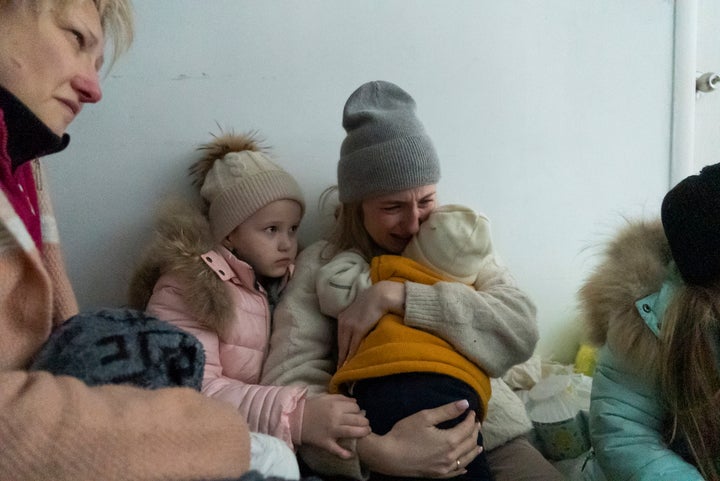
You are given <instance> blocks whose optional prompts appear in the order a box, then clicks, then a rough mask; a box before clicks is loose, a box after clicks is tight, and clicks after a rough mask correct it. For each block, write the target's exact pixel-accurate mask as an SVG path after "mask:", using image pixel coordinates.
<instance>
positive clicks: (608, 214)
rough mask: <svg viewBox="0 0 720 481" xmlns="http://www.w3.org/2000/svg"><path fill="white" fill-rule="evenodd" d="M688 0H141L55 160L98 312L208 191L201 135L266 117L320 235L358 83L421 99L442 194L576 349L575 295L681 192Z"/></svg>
mask: <svg viewBox="0 0 720 481" xmlns="http://www.w3.org/2000/svg"><path fill="white" fill-rule="evenodd" d="M673 10H674V2H672V1H668V0H633V1H632V2H628V1H627V0H603V1H597V0H542V1H541V0H513V1H504V2H498V1H496V0H454V1H451V2H449V1H446V0H422V1H407V0H366V1H362V2H360V1H349V0H304V1H291V0H255V1H249V0H212V1H208V0H152V1H139V0H138V1H137V2H136V12H137V39H136V42H135V44H134V46H133V48H132V50H131V51H130V53H129V54H127V55H126V56H125V57H123V58H122V59H121V60H120V61H119V62H118V63H117V64H116V65H115V67H114V69H113V70H112V71H111V72H110V74H109V76H108V77H107V78H106V80H105V81H104V94H105V97H104V100H103V102H102V103H101V104H100V105H99V106H91V107H88V108H87V109H86V111H85V112H84V113H83V115H82V116H81V118H79V119H78V120H77V121H76V123H75V124H74V125H73V126H72V129H71V131H70V133H71V135H72V136H73V140H72V143H71V146H70V147H69V148H68V149H67V150H66V151H65V152H63V153H62V154H60V155H58V156H55V157H54V158H51V159H48V160H47V162H46V164H47V165H48V167H49V171H50V173H49V177H50V183H51V188H52V190H53V193H54V198H55V202H56V210H57V216H58V220H59V225H60V230H61V234H62V236H63V239H64V242H65V250H66V256H67V261H68V264H69V270H70V274H71V277H72V279H73V282H74V284H75V288H76V291H77V294H78V297H79V300H80V302H81V304H82V307H84V308H92V307H99V306H107V305H119V304H122V302H123V300H124V294H125V289H126V283H127V280H128V278H129V274H130V271H131V268H132V264H133V262H134V259H135V256H136V255H137V253H138V251H139V250H140V249H141V247H142V246H143V245H144V243H145V242H146V241H147V239H148V238H149V235H150V227H151V216H152V210H153V207H154V205H155V204H156V202H157V200H158V199H159V198H161V197H162V196H164V195H166V194H169V193H173V192H187V193H189V192H191V190H190V188H189V182H188V179H187V176H186V168H187V166H188V165H189V164H190V163H191V162H192V161H193V160H194V158H195V153H194V149H195V147H196V146H197V145H198V144H200V143H203V142H206V141H208V140H209V138H210V136H209V132H217V127H216V123H219V124H221V125H222V126H224V127H226V128H234V129H235V130H237V131H244V130H248V129H259V130H260V131H261V133H262V134H263V135H264V136H265V138H266V139H267V140H268V142H269V143H271V144H272V145H273V146H274V154H275V156H276V157H277V158H278V160H279V161H280V162H281V163H282V164H283V165H284V166H285V167H286V168H287V170H288V171H290V172H291V173H292V174H294V175H295V176H296V177H297V178H298V181H299V182H300V184H301V185H302V186H303V187H304V190H305V193H306V196H307V199H308V205H309V212H308V215H307V217H306V220H305V221H304V223H303V226H302V229H301V237H302V239H303V240H304V241H305V242H309V241H311V240H314V239H316V238H317V236H318V230H319V226H320V224H321V223H322V220H321V219H320V217H319V216H318V213H317V207H316V205H317V203H316V199H317V197H318V196H319V194H320V192H321V191H322V190H323V189H324V188H325V187H327V186H329V185H331V184H333V183H334V181H335V167H336V162H337V157H338V151H339V146H340V142H341V141H342V138H343V131H342V128H341V125H340V120H341V112H342V107H343V104H344V102H345V100H346V98H347V96H348V95H349V94H350V93H351V92H352V91H353V90H354V89H355V88H356V87H357V86H359V85H360V84H362V83H363V82H365V81H368V80H375V79H383V80H389V81H393V82H396V83H397V84H399V85H400V86H402V87H404V88H405V89H406V90H408V91H409V92H410V93H411V94H412V95H413V96H414V97H415V99H416V101H417V104H418V108H419V115H420V117H421V118H422V119H423V121H424V123H425V125H426V128H427V130H428V131H429V133H430V135H431V136H432V138H433V139H434V141H435V144H436V147H437V150H438V152H439V155H440V157H441V161H442V167H443V178H442V181H441V183H440V196H441V201H443V202H445V203H450V202H453V203H465V204H468V205H470V206H472V207H474V208H476V209H478V210H480V211H482V212H484V213H486V214H487V215H489V216H490V218H491V219H492V221H493V229H494V237H495V245H496V246H497V248H498V251H499V252H500V254H501V255H502V256H503V257H504V258H505V260H506V262H507V263H508V264H509V265H510V267H511V269H512V271H513V272H514V274H515V276H516V278H517V280H518V283H519V284H520V285H521V287H523V288H524V289H525V290H526V291H528V292H529V293H530V295H531V296H532V297H533V299H534V300H535V301H536V303H537V305H538V308H539V323H540V329H541V335H542V339H541V344H540V348H539V349H540V352H542V353H543V354H544V355H546V356H553V357H555V358H556V359H559V360H567V359H570V358H572V356H573V355H574V351H575V348H576V345H577V336H578V334H577V328H576V323H575V322H574V321H575V319H574V318H575V310H574V307H575V306H574V304H575V292H576V290H577V288H578V286H579V284H580V282H581V281H582V279H583V278H584V277H585V276H586V275H587V272H588V269H589V268H590V267H592V265H593V263H594V261H595V257H594V253H595V252H596V250H595V247H597V245H599V244H600V243H602V242H603V241H604V240H606V239H607V237H608V235H610V234H611V233H612V232H613V231H614V228H615V227H616V226H617V225H618V224H619V223H620V222H621V221H622V217H623V216H626V217H633V216H636V215H655V214H656V213H657V212H658V210H659V209H658V205H659V202H660V199H661V198H662V195H663V194H664V192H665V191H666V189H667V187H668V165H669V151H670V145H669V138H670V129H671V103H672V102H671V101H672V98H671V92H672V49H673Z"/></svg>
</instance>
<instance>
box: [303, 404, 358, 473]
mask: <svg viewBox="0 0 720 481" xmlns="http://www.w3.org/2000/svg"><path fill="white" fill-rule="evenodd" d="M368 434H370V423H369V422H368V420H367V418H366V417H365V416H364V415H363V413H362V412H361V411H360V407H359V406H358V404H357V402H356V401H355V400H354V399H352V398H349V397H346V396H343V395H340V394H321V395H319V396H315V397H312V398H309V399H307V400H306V401H305V411H304V413H303V420H302V436H301V437H302V443H303V444H313V445H315V446H319V447H321V448H323V449H325V450H327V451H329V452H331V453H333V454H335V455H336V456H340V457H341V458H344V459H347V458H350V457H352V456H353V455H354V453H352V452H351V451H348V450H347V449H345V448H343V447H342V446H340V444H339V443H338V440H339V439H341V438H361V437H363V436H367V435H368Z"/></svg>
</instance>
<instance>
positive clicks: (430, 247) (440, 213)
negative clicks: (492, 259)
mask: <svg viewBox="0 0 720 481" xmlns="http://www.w3.org/2000/svg"><path fill="white" fill-rule="evenodd" d="M491 253H492V239H491V236H490V221H489V220H488V218H487V217H485V216H484V215H482V214H478V213H476V212H475V211H473V210H472V209H470V208H468V207H465V206H462V205H455V204H448V205H444V206H441V207H438V208H437V209H435V210H434V211H433V212H432V213H431V214H430V216H429V217H428V218H427V220H426V221H425V222H423V223H422V224H421V225H420V230H419V231H418V233H417V234H415V236H414V237H413V238H412V240H410V242H409V243H408V245H407V246H406V247H405V250H404V251H403V256H405V257H408V258H410V259H412V260H414V261H416V262H419V263H420V264H423V265H425V266H427V267H430V268H431V269H434V270H435V271H437V272H439V273H441V274H444V275H446V276H448V277H450V278H452V279H453V280H456V281H459V282H463V283H465V284H471V283H473V282H475V279H476V277H477V275H478V272H479V271H480V268H481V265H482V263H483V261H484V260H485V258H486V257H487V256H488V255H489V254H491Z"/></svg>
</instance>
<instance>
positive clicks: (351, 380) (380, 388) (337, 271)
mask: <svg viewBox="0 0 720 481" xmlns="http://www.w3.org/2000/svg"><path fill="white" fill-rule="evenodd" d="M496 268H497V264H496V260H495V256H494V255H493V252H492V241H491V237H490V227H489V221H488V219H487V218H486V217H485V216H483V215H481V214H477V213H475V212H474V211H473V210H472V209H469V208H467V207H464V206H460V205H445V206H442V207H439V208H438V209H436V210H435V211H434V212H433V213H432V214H430V216H429V218H428V219H427V220H426V221H425V222H424V223H423V224H422V225H421V226H420V230H419V232H418V233H417V234H416V235H415V237H413V239H412V240H411V241H410V243H409V244H408V245H407V247H406V248H405V250H404V251H403V253H402V255H401V256H397V255H382V256H377V257H374V258H373V259H372V262H371V263H370V264H369V265H368V263H367V262H366V261H365V260H364V259H363V257H362V256H361V255H360V254H358V253H356V252H354V251H345V252H341V253H339V254H337V255H336V256H335V257H334V258H333V259H332V260H331V261H330V262H328V263H327V264H326V265H325V266H324V267H323V268H322V269H321V270H320V274H319V275H318V282H317V292H318V299H319V302H320V310H321V311H322V312H323V314H325V315H328V316H331V317H334V318H337V316H338V314H339V313H340V312H342V311H343V310H344V309H345V308H346V307H347V306H349V305H350V304H351V303H352V301H353V300H354V299H355V298H356V297H357V295H358V294H359V293H360V292H361V291H362V290H363V289H366V288H368V287H369V286H371V285H372V284H373V283H376V282H379V281H381V280H392V281H396V282H404V281H406V280H407V281H412V282H419V283H424V284H434V283H435V282H448V281H450V282H461V283H464V284H467V285H468V286H476V285H478V283H480V284H479V285H482V283H483V281H484V279H482V278H481V277H482V273H484V272H488V271H489V270H490V271H492V270H495V269H496ZM478 272H480V273H481V274H480V275H478ZM469 288H473V289H474V288H475V287H469ZM447 321H448V323H452V322H453V320H452V319H448V320H447ZM329 389H330V392H347V393H348V394H351V395H353V396H354V397H355V398H356V399H357V401H358V404H359V405H360V407H361V409H363V410H364V411H365V413H366V416H367V418H368V420H369V421H370V426H371V427H372V430H373V432H375V433H377V434H385V433H387V432H388V431H390V429H391V428H392V426H393V425H394V424H395V423H396V422H397V421H399V420H400V419H403V418H405V417H406V416H408V415H410V414H413V413H415V412H418V411H420V410H423V409H428V408H434V407H437V406H441V405H443V404H445V403H448V402H452V401H457V400H461V399H467V400H468V401H469V403H470V408H469V409H473V410H474V411H475V412H476V414H477V416H478V419H483V418H484V417H485V415H486V413H487V405H488V401H489V399H490V395H491V388H490V380H489V378H488V376H487V374H486V373H485V372H484V371H483V370H482V369H480V368H479V367H478V366H477V365H475V364H474V363H472V362H471V361H470V360H469V359H467V358H466V357H465V356H463V355H462V353H460V352H458V351H457V350H456V349H455V348H454V347H453V346H452V345H450V344H449V343H448V342H446V341H445V340H443V339H441V338H439V337H437V336H435V335H434V334H433V333H430V332H426V331H422V330H419V329H415V328H411V327H408V326H406V325H404V324H403V319H402V317H401V316H398V315H396V314H392V313H388V314H386V315H385V316H383V317H382V318H381V319H380V320H379V321H378V323H377V325H376V326H375V328H374V329H373V330H372V331H370V333H369V334H368V335H367V336H366V337H365V339H364V340H363V341H362V342H361V343H360V345H359V347H358V349H357V352H356V353H354V355H353V356H352V357H351V358H349V359H348V360H347V361H346V362H345V363H344V364H343V365H342V366H341V367H340V368H339V369H338V370H337V372H336V374H335V375H334V376H333V378H332V380H331V381H330V387H329ZM464 417H465V415H462V416H460V417H458V418H456V419H455V420H452V421H449V422H447V423H443V424H441V425H439V426H438V427H440V428H450V427H452V426H454V425H456V424H457V423H458V422H460V421H462V419H464ZM478 444H479V445H482V434H480V435H479V439H478ZM458 479H472V480H491V479H492V475H491V473H490V469H489V467H488V463H487V459H486V456H485V453H481V454H480V455H479V456H477V457H476V458H475V460H473V461H472V462H471V463H470V464H469V465H468V466H467V472H466V473H465V474H464V475H461V476H458Z"/></svg>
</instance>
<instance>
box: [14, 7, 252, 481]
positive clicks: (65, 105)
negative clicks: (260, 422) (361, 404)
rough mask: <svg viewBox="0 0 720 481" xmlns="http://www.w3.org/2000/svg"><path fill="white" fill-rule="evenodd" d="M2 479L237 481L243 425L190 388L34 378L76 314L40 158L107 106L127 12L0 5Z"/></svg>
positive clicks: (245, 450) (242, 465)
mask: <svg viewBox="0 0 720 481" xmlns="http://www.w3.org/2000/svg"><path fill="white" fill-rule="evenodd" d="M0 32H2V34H1V35H0V187H1V189H0V277H1V278H2V282H1V283H0V479H13V480H17V481H23V480H43V479H47V480H50V479H52V480H54V481H60V480H100V479H102V480H107V481H109V480H133V481H139V480H155V479H157V480H161V479H163V480H167V479H178V480H179V479H187V480H192V479H217V478H231V477H238V476H240V475H242V474H243V473H244V472H246V471H247V470H248V468H249V460H250V437H249V433H248V428H247V424H246V423H245V421H244V419H243V418H242V416H240V415H239V414H238V413H237V412H236V411H235V410H234V409H233V407H232V406H230V405H225V404H223V403H220V402H218V401H213V400H211V399H208V398H206V397H204V396H202V395H201V394H200V393H198V392H195V391H193V390H191V389H159V390H156V391H150V390H143V389H139V388H134V387H129V386H119V385H114V386H100V387H88V386H87V385H86V384H84V383H83V382H81V381H79V380H78V379H75V378H72V377H67V376H53V375H51V374H50V373H48V372H44V371H29V370H28V367H29V366H30V365H31V363H32V361H33V358H34V357H35V355H36V354H37V352H38V351H39V349H40V348H41V346H42V345H43V344H44V343H45V342H46V341H47V340H48V338H49V337H50V334H51V332H52V331H53V330H54V328H56V327H59V326H60V325H62V324H63V322H64V321H65V320H66V319H68V318H69V317H71V316H73V315H74V314H76V313H77V310H78V306H77V302H76V300H75V297H74V294H73V292H72V289H71V286H70V283H69V281H68V278H67V275H66V273H65V269H64V267H63V261H62V257H61V252H60V245H59V241H58V232H57V228H56V226H55V221H54V218H53V214H52V209H51V207H50V203H49V196H48V190H47V185H46V184H45V183H44V178H43V177H42V175H41V169H42V167H41V162H40V161H39V160H38V158H39V157H42V156H45V155H48V154H52V153H54V152H58V151H60V150H62V149H63V148H65V147H66V146H67V144H68V142H69V140H70V139H69V136H68V135H67V134H66V133H65V131H66V129H67V127H68V125H69V124H70V123H71V122H72V121H73V120H74V118H75V117H76V116H77V115H78V114H79V113H80V111H81V110H82V107H83V105H84V104H86V103H95V102H98V101H100V99H101V98H102V92H101V90H100V83H99V75H98V71H99V70H100V68H101V66H102V64H103V61H104V52H105V36H106V33H107V34H108V36H109V37H110V38H111V40H112V41H113V44H114V49H113V50H114V54H113V58H114V57H115V56H116V55H119V54H120V53H122V52H123V51H124V50H126V49H127V47H128V46H129V45H130V42H131V40H132V32H133V27H132V12H131V5H130V2H129V0H96V1H92V0H64V1H60V0H57V1H54V0H0Z"/></svg>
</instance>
